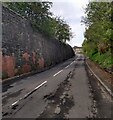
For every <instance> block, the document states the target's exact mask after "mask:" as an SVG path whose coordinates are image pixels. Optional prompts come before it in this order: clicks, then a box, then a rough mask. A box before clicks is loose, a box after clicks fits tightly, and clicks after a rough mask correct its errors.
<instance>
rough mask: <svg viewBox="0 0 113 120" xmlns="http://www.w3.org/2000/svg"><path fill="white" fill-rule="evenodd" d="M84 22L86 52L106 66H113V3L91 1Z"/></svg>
mask: <svg viewBox="0 0 113 120" xmlns="http://www.w3.org/2000/svg"><path fill="white" fill-rule="evenodd" d="M85 13H86V16H85V17H83V19H82V22H83V23H84V24H85V25H86V30H85V33H84V37H85V40H84V42H83V49H84V53H85V54H86V55H87V56H89V58H91V59H92V60H94V61H96V62H98V63H99V64H100V65H101V66H102V67H104V68H112V67H113V57H112V56H113V52H112V49H113V23H112V18H113V4H112V3H110V2H89V4H88V5H87V7H86V9H85Z"/></svg>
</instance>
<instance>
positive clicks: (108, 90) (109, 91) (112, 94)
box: [86, 62, 113, 97]
mask: <svg viewBox="0 0 113 120" xmlns="http://www.w3.org/2000/svg"><path fill="white" fill-rule="evenodd" d="M86 64H87V66H88V68H89V69H90V71H91V72H92V73H93V74H94V76H95V77H96V78H97V79H98V81H99V82H100V84H101V85H102V86H103V87H104V88H105V89H106V90H107V92H108V93H109V94H110V95H111V96H112V97H113V93H112V91H111V90H110V89H109V88H108V87H107V86H106V85H105V84H104V83H103V82H102V80H101V79H100V78H99V77H98V76H97V75H96V74H95V73H94V72H93V70H92V69H91V68H90V66H89V65H88V63H87V62H86Z"/></svg>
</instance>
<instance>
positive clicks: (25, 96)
mask: <svg viewBox="0 0 113 120" xmlns="http://www.w3.org/2000/svg"><path fill="white" fill-rule="evenodd" d="M45 83H47V81H44V82H43V83H41V84H40V85H38V86H37V87H35V88H34V89H33V90H32V91H30V92H29V93H27V94H26V95H24V97H23V98H20V99H19V100H17V101H15V102H14V103H13V104H12V106H14V105H16V104H17V103H18V102H19V101H20V100H22V99H25V98H27V97H28V96H29V95H30V94H32V93H33V92H34V91H36V90H37V89H39V88H40V87H41V86H43V85H44V84H45Z"/></svg>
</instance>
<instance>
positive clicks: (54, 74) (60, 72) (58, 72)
mask: <svg viewBox="0 0 113 120" xmlns="http://www.w3.org/2000/svg"><path fill="white" fill-rule="evenodd" d="M62 71H63V70H60V71H59V72H57V73H55V74H54V75H53V76H54V77H55V76H56V75H58V74H59V73H61V72H62Z"/></svg>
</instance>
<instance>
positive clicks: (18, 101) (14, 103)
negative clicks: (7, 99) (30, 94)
mask: <svg viewBox="0 0 113 120" xmlns="http://www.w3.org/2000/svg"><path fill="white" fill-rule="evenodd" d="M19 101H20V100H17V101H16V102H14V103H13V104H12V106H14V105H16V104H17V103H18V102H19Z"/></svg>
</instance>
